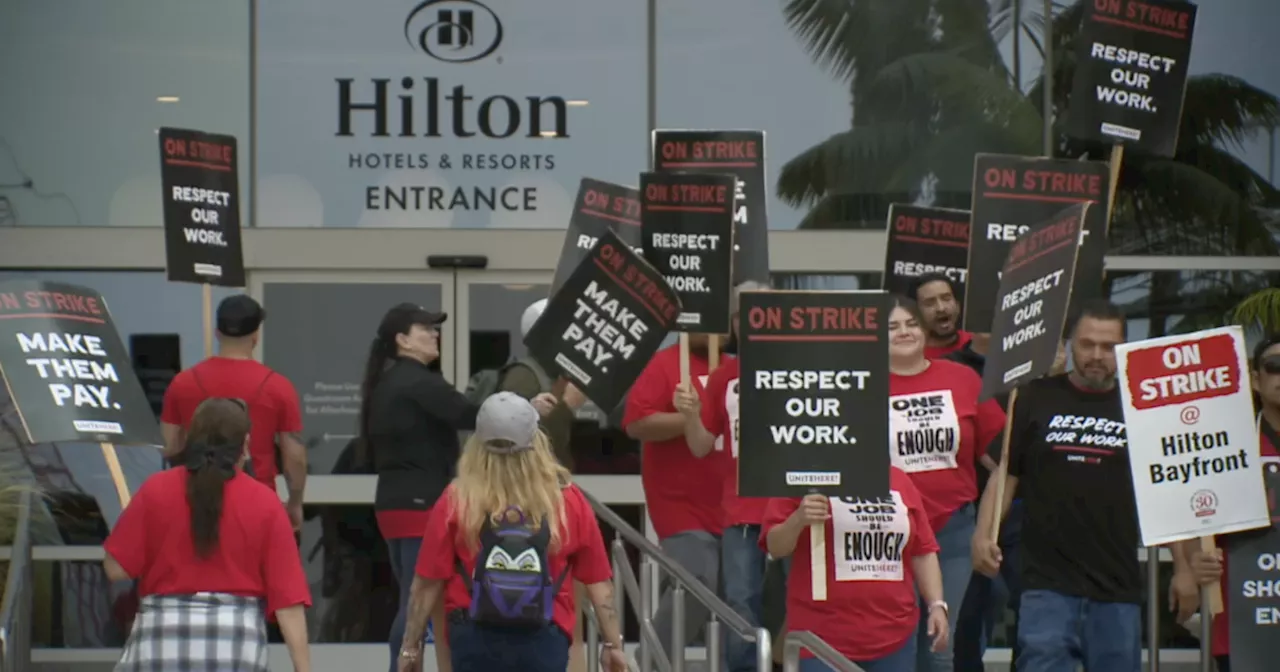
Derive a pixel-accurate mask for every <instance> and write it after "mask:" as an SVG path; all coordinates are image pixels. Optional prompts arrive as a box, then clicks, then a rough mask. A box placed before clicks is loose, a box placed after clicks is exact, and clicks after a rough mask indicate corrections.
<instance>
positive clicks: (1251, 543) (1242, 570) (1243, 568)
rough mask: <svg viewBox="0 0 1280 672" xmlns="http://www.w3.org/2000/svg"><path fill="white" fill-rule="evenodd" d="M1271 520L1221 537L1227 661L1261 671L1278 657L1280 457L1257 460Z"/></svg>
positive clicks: (1279, 610) (1279, 608)
mask: <svg viewBox="0 0 1280 672" xmlns="http://www.w3.org/2000/svg"><path fill="white" fill-rule="evenodd" d="M1261 464H1262V477H1263V482H1264V484H1265V487H1266V491H1267V503H1268V505H1269V508H1270V515H1271V524H1270V525H1268V526H1267V527H1264V528H1261V529H1258V530H1253V531H1249V532H1241V533H1239V534H1233V535H1231V536H1230V537H1227V543H1226V547H1227V550H1226V554H1227V573H1226V582H1225V584H1224V593H1225V595H1226V596H1227V609H1229V610H1230V632H1231V634H1230V638H1231V664H1232V665H1235V666H1237V667H1236V669H1240V670H1266V669H1270V668H1271V666H1272V665H1274V664H1275V661H1276V660H1277V659H1280V627H1277V626H1280V505H1278V504H1280V501H1278V500H1277V496H1278V495H1280V458H1276V457H1263V458H1262V462H1261Z"/></svg>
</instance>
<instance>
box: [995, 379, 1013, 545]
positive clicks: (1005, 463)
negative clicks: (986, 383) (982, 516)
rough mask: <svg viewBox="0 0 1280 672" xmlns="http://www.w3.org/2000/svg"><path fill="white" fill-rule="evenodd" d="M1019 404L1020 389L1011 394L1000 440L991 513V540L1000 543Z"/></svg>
mask: <svg viewBox="0 0 1280 672" xmlns="http://www.w3.org/2000/svg"><path fill="white" fill-rule="evenodd" d="M1017 403H1018V388H1016V387H1015V388H1013V391H1012V392H1010V393H1009V407H1008V408H1007V409H1005V416H1004V436H1003V437H1001V438H1000V465H999V466H998V468H997V469H996V473H995V474H994V476H995V479H996V501H995V506H993V507H992V509H993V510H992V512H991V540H992V541H996V542H999V541H1000V519H1001V518H1002V517H1003V516H1004V481H1005V478H1006V477H1007V476H1008V475H1009V439H1010V438H1011V436H1012V434H1013V411H1014V407H1015V406H1016V405H1017Z"/></svg>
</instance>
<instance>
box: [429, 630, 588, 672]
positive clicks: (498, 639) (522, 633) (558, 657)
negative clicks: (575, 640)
mask: <svg viewBox="0 0 1280 672" xmlns="http://www.w3.org/2000/svg"><path fill="white" fill-rule="evenodd" d="M449 650H450V660H451V661H452V663H453V672H564V671H565V669H566V668H568V667H569V636H568V635H566V634H565V632H564V630H561V629H560V628H559V627H557V626H555V625H546V626H543V627H541V628H537V629H529V628H502V627H496V626H489V625H476V624H475V623H473V622H471V620H470V619H466V618H450V619H449Z"/></svg>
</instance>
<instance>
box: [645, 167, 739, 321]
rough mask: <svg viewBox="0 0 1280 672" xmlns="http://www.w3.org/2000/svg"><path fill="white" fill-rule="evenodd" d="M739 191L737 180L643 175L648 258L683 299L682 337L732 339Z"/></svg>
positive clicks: (692, 175)
mask: <svg viewBox="0 0 1280 672" xmlns="http://www.w3.org/2000/svg"><path fill="white" fill-rule="evenodd" d="M733 185H734V177H733V176H732V175H715V174H709V173H641V174H640V236H641V245H642V247H643V248H644V258H645V261H648V262H649V263H650V264H652V265H653V267H654V268H655V269H657V270H658V272H659V273H661V274H662V276H663V277H664V278H666V280H667V284H668V285H670V286H671V288H672V289H674V290H675V291H676V294H678V295H680V305H681V307H682V310H681V311H680V317H679V318H677V319H676V326H675V329H676V330H677V331H683V332H687V333H702V334H727V333H729V296H730V294H731V293H732V291H733V277H732V273H733V269H732V265H733V228H734V225H733V202H734V201H733Z"/></svg>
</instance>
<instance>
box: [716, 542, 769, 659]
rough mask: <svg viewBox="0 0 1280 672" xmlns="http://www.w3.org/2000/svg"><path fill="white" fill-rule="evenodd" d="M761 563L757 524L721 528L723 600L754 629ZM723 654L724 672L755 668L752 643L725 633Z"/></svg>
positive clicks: (761, 591)
mask: <svg viewBox="0 0 1280 672" xmlns="http://www.w3.org/2000/svg"><path fill="white" fill-rule="evenodd" d="M764 563H765V552H764V550H763V549H761V548H760V526H759V525H734V526H733V527H728V528H725V530H724V534H723V536H721V537H720V580H721V581H722V582H723V583H724V601H725V602H726V603H728V605H729V606H730V607H731V608H732V609H733V610H734V611H735V612H737V613H738V615H739V616H741V617H743V618H745V619H747V622H748V623H750V624H751V625H753V626H755V627H757V628H758V627H760V624H761V623H763V616H762V612H763V610H764V606H763V602H764ZM725 630H728V628H725ZM724 651H725V669H726V670H728V672H753V671H754V670H755V669H756V645H755V644H754V643H752V642H748V641H745V640H743V639H742V638H740V637H738V636H737V635H735V634H733V633H732V632H726V633H725V647H724Z"/></svg>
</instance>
